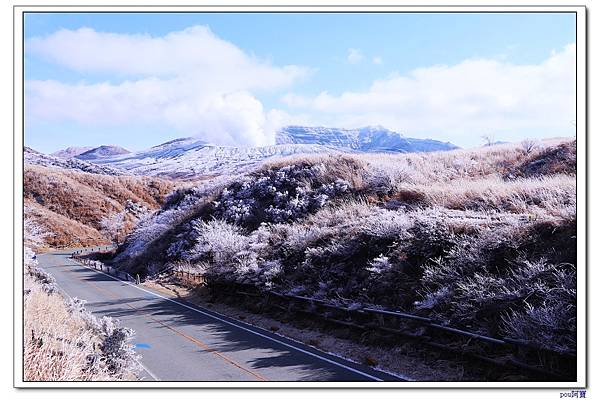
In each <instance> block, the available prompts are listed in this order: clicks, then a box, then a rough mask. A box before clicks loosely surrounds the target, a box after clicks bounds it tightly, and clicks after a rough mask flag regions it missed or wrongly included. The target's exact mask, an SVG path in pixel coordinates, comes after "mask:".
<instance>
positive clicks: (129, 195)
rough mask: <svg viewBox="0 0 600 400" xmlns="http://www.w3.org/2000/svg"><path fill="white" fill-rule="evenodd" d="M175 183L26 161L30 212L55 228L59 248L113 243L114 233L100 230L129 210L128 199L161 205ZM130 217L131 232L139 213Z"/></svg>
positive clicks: (54, 239)
mask: <svg viewBox="0 0 600 400" xmlns="http://www.w3.org/2000/svg"><path fill="white" fill-rule="evenodd" d="M175 186H176V183H174V182H170V181H166V180H163V179H158V178H149V177H139V176H111V175H99V174H91V173H86V172H79V171H74V170H65V169H61V168H48V167H42V166H37V165H26V166H25V170H24V175H23V189H24V198H25V206H26V208H27V211H28V213H29V214H30V215H31V216H32V218H34V219H35V220H36V222H38V223H39V224H40V225H41V226H43V227H44V228H46V229H47V230H48V231H50V232H53V233H54V236H52V237H49V238H48V239H47V241H48V244H49V245H50V246H54V247H62V246H90V245H96V244H104V243H108V242H109V238H108V237H107V236H106V234H105V233H104V232H102V231H101V230H100V221H101V220H102V218H104V217H106V216H109V215H112V214H115V213H118V212H121V211H123V210H124V209H125V205H126V204H127V202H128V201H131V202H134V203H137V204H139V205H140V206H143V207H147V208H148V209H150V210H154V209H157V208H159V207H160V205H161V204H162V202H163V200H164V198H165V197H166V195H167V194H169V193H170V192H171V191H172V190H173V189H174V188H175ZM126 221H127V223H126V227H125V230H126V231H128V230H130V229H131V228H132V226H133V224H134V222H135V217H134V216H133V215H129V214H128V215H127V217H126ZM124 233H125V232H124Z"/></svg>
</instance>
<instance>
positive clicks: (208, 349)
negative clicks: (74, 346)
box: [67, 266, 267, 382]
mask: <svg viewBox="0 0 600 400" xmlns="http://www.w3.org/2000/svg"><path fill="white" fill-rule="evenodd" d="M83 267H84V268H87V267H85V266H83ZM88 269H89V268H88ZM67 271H68V272H69V273H71V274H75V272H73V271H71V270H70V269H67ZM82 280H83V282H85V283H87V284H88V285H91V286H93V287H95V288H96V289H97V290H99V291H100V292H104V293H106V294H108V296H109V297H110V298H112V299H113V300H120V298H119V297H118V296H116V294H115V293H114V292H113V291H111V290H110V289H106V288H101V287H100V286H98V285H96V284H95V283H93V282H88V281H87V280H85V279H82ZM124 304H125V305H127V306H128V307H129V308H131V309H132V310H135V311H139V312H140V313H141V315H142V316H143V317H145V318H147V319H150V320H152V321H154V322H156V323H158V324H160V325H162V326H164V327H165V328H167V329H169V330H171V331H173V332H175V333H176V334H177V335H179V336H181V337H183V338H185V339H187V340H189V341H190V342H192V343H194V344H195V345H196V346H198V347H200V348H201V349H203V350H205V351H208V352H210V353H212V354H213V355H215V356H217V357H219V358H221V359H222V360H224V361H225V362H227V363H229V364H231V365H233V366H235V367H237V368H239V369H241V370H242V371H244V372H247V373H248V374H250V375H252V376H254V377H255V378H256V379H258V380H260V381H265V382H266V381H267V378H265V377H264V376H262V375H261V374H259V373H258V372H254V371H252V370H250V369H248V368H246V367H244V366H243V365H241V364H239V363H238V362H237V361H235V360H232V359H231V358H229V357H227V356H226V355H224V354H223V353H220V352H219V351H217V350H215V349H213V348H211V347H210V346H208V345H207V344H205V343H203V342H202V341H201V340H199V339H196V338H194V337H192V336H189V335H187V334H185V333H183V332H181V331H179V330H178V329H175V328H173V327H171V326H169V325H167V324H165V323H164V322H162V321H159V320H157V319H156V318H154V317H152V316H151V315H150V314H147V313H144V312H143V311H142V310H141V309H140V308H136V307H134V306H132V305H131V304H129V303H128V302H126V303H124Z"/></svg>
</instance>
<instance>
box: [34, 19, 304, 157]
mask: <svg viewBox="0 0 600 400" xmlns="http://www.w3.org/2000/svg"><path fill="white" fill-rule="evenodd" d="M26 52H27V53H28V54H30V55H33V56H34V57H41V58H43V59H45V60H46V61H49V62H52V63H54V64H58V65H62V66H64V67H66V68H68V69H70V70H73V71H78V72H81V73H104V74H106V73H108V74H112V75H113V76H117V77H121V78H125V77H127V78H128V79H127V80H124V81H122V82H120V83H78V84H67V83H62V82H59V81H55V80H48V81H41V80H33V81H27V82H26V84H25V87H26V118H27V120H28V122H35V121H40V120H42V121H75V122H78V123H81V124H94V125H99V124H100V125H102V124H105V125H114V126H118V125H119V124H123V123H131V122H132V121H135V122H136V123H160V124H166V125H167V126H172V127H173V128H176V129H177V130H178V131H181V133H183V134H188V135H200V136H202V137H203V138H205V139H207V140H210V141H213V142H214V143H218V144H232V145H233V144H238V145H239V144H245V145H263V144H269V143H273V141H274V133H273V129H275V128H274V125H273V123H272V122H271V121H270V119H269V118H270V117H269V112H268V111H265V110H264V109H263V105H262V103H261V102H260V101H259V100H258V99H257V98H256V97H255V96H254V95H253V94H252V93H251V91H255V90H280V89H281V88H285V87H288V86H289V85H291V84H293V83H295V82H296V81H298V80H300V79H302V78H303V77H305V76H307V75H308V74H310V72H311V70H310V69H308V68H305V67H299V66H295V65H286V66H274V65H271V64H270V63H267V62H265V61H262V60H259V59H257V58H256V57H253V56H250V55H248V54H246V53H245V52H243V51H242V50H241V49H239V48H238V47H236V46H235V45H233V44H232V43H229V42H227V41H225V40H223V39H220V38H218V37H217V36H216V35H215V34H213V33H212V32H211V31H210V30H209V29H208V28H207V27H203V26H196V27H192V28H188V29H185V30H183V31H180V32H173V33H169V34H167V35H165V36H163V37H151V36H149V35H136V34H115V33H103V32H96V31H94V30H92V29H89V28H81V29H78V30H64V29H63V30H60V31H58V32H55V33H53V34H51V35H49V36H46V37H38V38H32V39H29V40H28V41H27V42H26ZM92 76H93V75H92Z"/></svg>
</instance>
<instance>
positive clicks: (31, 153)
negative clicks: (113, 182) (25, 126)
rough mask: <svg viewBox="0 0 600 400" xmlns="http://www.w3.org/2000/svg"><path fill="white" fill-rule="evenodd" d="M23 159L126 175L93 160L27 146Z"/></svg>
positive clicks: (52, 165) (37, 163)
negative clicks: (55, 153) (66, 156)
mask: <svg viewBox="0 0 600 400" xmlns="http://www.w3.org/2000/svg"><path fill="white" fill-rule="evenodd" d="M23 159H24V160H23V161H24V162H25V164H30V165H41V166H43V167H57V168H65V169H76V170H79V171H83V172H89V173H92V174H101V175H124V174H125V173H124V172H123V171H121V170H119V169H115V168H113V167H111V166H109V165H97V164H92V163H91V162H87V161H83V160H78V159H76V158H68V159H65V158H60V157H54V156H49V155H47V154H44V153H40V152H39V151H36V150H33V149H32V148H29V147H25V148H24V149H23Z"/></svg>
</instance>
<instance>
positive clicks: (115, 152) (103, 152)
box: [75, 146, 131, 160]
mask: <svg viewBox="0 0 600 400" xmlns="http://www.w3.org/2000/svg"><path fill="white" fill-rule="evenodd" d="M129 153H131V152H130V151H129V150H127V149H125V148H123V147H120V146H99V147H95V148H92V149H90V150H87V151H84V152H83V153H80V154H77V155H76V156H75V157H76V158H78V159H80V160H97V159H100V158H108V157H114V156H120V155H122V154H129Z"/></svg>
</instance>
